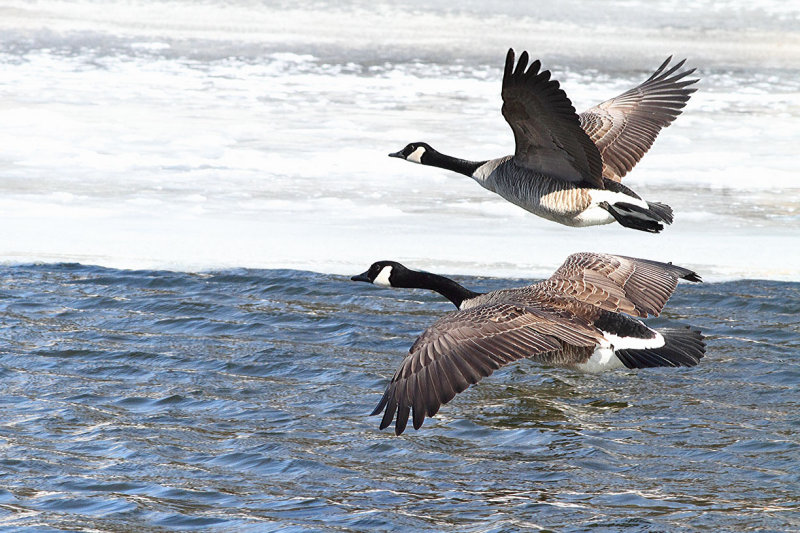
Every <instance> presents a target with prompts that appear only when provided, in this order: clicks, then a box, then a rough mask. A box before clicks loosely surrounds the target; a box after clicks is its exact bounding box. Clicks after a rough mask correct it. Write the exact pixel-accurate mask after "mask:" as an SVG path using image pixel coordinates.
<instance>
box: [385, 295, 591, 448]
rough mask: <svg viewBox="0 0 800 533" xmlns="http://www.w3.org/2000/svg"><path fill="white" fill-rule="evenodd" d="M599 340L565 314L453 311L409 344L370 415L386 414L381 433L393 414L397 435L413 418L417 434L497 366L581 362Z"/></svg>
mask: <svg viewBox="0 0 800 533" xmlns="http://www.w3.org/2000/svg"><path fill="white" fill-rule="evenodd" d="M600 338H601V337H600V334H599V332H598V331H597V330H596V329H595V328H594V327H593V326H592V325H591V324H590V323H589V321H588V320H584V319H582V318H579V317H576V316H574V315H572V314H570V313H568V312H566V311H553V310H546V309H542V308H537V307H533V306H520V305H514V304H505V303H501V304H489V305H482V306H478V307H473V308H471V309H467V310H463V311H456V312H454V313H451V314H449V315H447V316H445V317H443V318H441V319H440V320H438V321H437V322H436V323H434V324H433V325H432V326H431V327H429V328H428V329H427V330H425V331H424V332H423V333H422V335H420V337H419V338H418V339H417V340H416V342H414V345H413V346H412V347H411V350H410V351H409V354H408V355H407V356H406V358H405V359H404V360H403V362H402V364H401V365H400V368H399V369H398V370H397V372H396V373H395V375H394V377H393V378H392V381H391V383H390V384H389V386H388V387H387V388H386V392H385V393H384V395H383V398H381V401H380V403H378V406H377V407H376V408H375V410H374V411H373V413H372V414H373V415H375V414H378V413H380V412H381V411H384V410H385V412H384V415H383V419H382V420H381V424H380V428H381V429H384V428H386V427H387V426H389V425H390V424H391V423H392V419H393V418H394V417H395V414H396V415H397V420H396V422H395V433H396V434H398V435H399V434H401V433H402V432H403V431H404V430H405V428H406V424H407V423H408V418H409V415H411V414H412V413H413V419H412V420H413V424H414V429H419V427H420V426H421V425H422V422H423V420H424V419H425V416H426V415H427V416H433V415H435V414H436V413H437V411H438V410H439V407H440V406H441V405H443V404H445V403H447V402H449V401H450V400H452V399H453V398H454V397H455V395H456V394H458V393H459V392H462V391H463V390H465V389H466V388H467V387H469V386H470V385H472V384H475V383H477V382H478V381H479V380H480V379H482V378H484V377H486V376H488V375H490V374H491V373H492V372H494V371H495V370H497V369H498V368H500V367H501V366H504V365H506V364H508V363H511V362H513V361H516V360H518V359H522V358H524V357H531V356H542V355H544V354H546V355H548V356H549V357H551V358H552V360H553V361H555V362H556V363H558V364H574V363H580V362H584V361H585V360H586V359H588V357H589V356H590V355H591V351H592V349H593V348H594V346H595V345H596V344H597V342H599V340H600ZM580 348H585V349H580ZM569 358H573V359H575V360H567V359H569ZM545 362H547V361H545Z"/></svg>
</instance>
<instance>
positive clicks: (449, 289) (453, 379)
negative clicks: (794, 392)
mask: <svg viewBox="0 0 800 533" xmlns="http://www.w3.org/2000/svg"><path fill="white" fill-rule="evenodd" d="M679 278H680V279H685V280H688V281H698V282H699V281H700V277H699V276H698V275H697V274H696V273H694V272H692V271H691V270H688V269H686V268H681V267H678V266H674V265H672V264H668V263H659V262H656V261H649V260H646V259H635V258H632V257H623V256H616V255H606V254H596V253H578V254H573V255H570V256H569V257H567V260H566V261H565V262H564V264H563V265H561V267H559V269H558V270H556V272H555V273H554V274H553V275H552V276H550V278H549V279H546V280H544V281H540V282H538V283H534V284H533V285H529V286H527V287H519V288H516V289H505V290H498V291H492V292H488V293H485V294H481V293H478V292H473V291H471V290H469V289H466V288H464V287H462V286H461V285H459V284H458V283H456V282H455V281H453V280H451V279H448V278H446V277H444V276H439V275H436V274H430V273H427V272H418V271H415V270H410V269H408V268H406V267H405V266H403V265H401V264H400V263H397V262H394V261H379V262H377V263H374V264H373V265H372V266H370V268H369V270H367V271H366V272H364V273H363V274H360V275H358V276H353V277H352V278H351V279H352V280H353V281H365V282H369V283H373V284H375V285H379V286H384V287H406V288H421V289H430V290H433V291H436V292H438V293H439V294H441V295H442V296H444V297H445V298H447V299H448V300H450V301H451V302H452V303H453V305H455V306H456V307H457V308H458V311H455V312H453V313H449V314H447V315H445V316H443V317H442V318H440V319H439V320H437V321H436V322H435V323H434V324H433V325H432V326H431V327H429V328H428V329H426V330H425V331H424V332H423V333H422V335H420V336H419V338H417V340H416V342H414V344H413V345H412V346H411V349H410V351H409V354H408V355H407V356H406V357H405V359H404V360H403V362H402V364H401V365H400V368H399V369H398V370H397V372H396V373H395V375H394V377H393V378H392V381H391V382H390V384H389V386H388V387H387V389H386V392H385V393H384V395H383V397H382V398H381V400H380V403H378V406H377V407H376V408H375V410H374V411H373V412H372V414H373V415H376V414H379V413H381V412H382V411H384V415H383V419H382V420H381V423H380V428H381V429H384V428H386V427H387V426H389V425H390V424H391V423H392V419H393V418H394V417H395V414H397V420H396V422H395V433H396V434H397V435H399V434H401V433H402V432H403V431H404V430H405V428H406V424H407V422H408V417H409V414H410V412H411V411H413V417H412V420H413V424H414V429H419V428H420V426H421V425H422V422H423V420H424V418H425V415H427V416H429V417H430V416H433V415H435V414H436V413H437V412H438V411H439V407H440V406H441V405H443V404H446V403H447V402H449V401H450V400H452V399H453V397H455V395H456V394H457V393H459V392H461V391H463V390H465V389H466V388H467V387H469V386H470V385H472V384H475V383H477V382H478V381H479V380H480V379H481V378H483V377H486V376H488V375H490V374H491V373H492V372H494V371H495V370H496V369H498V368H500V367H501V366H503V365H506V364H508V363H511V362H513V361H516V360H518V359H522V358H524V357H530V358H531V359H533V360H535V361H538V362H540V363H544V364H547V365H553V366H563V367H570V368H577V369H579V370H583V371H585V372H602V371H604V370H609V369H613V368H619V367H623V366H625V367H627V368H646V367H656V366H694V365H696V364H697V363H698V362H699V361H700V358H701V357H703V354H704V353H705V343H704V342H703V336H702V335H701V334H700V332H699V331H696V330H693V329H690V328H688V327H669V328H659V329H651V328H649V327H647V326H646V325H645V324H644V323H643V322H641V321H640V320H637V319H635V318H632V317H647V316H648V315H654V316H658V314H659V313H660V312H661V309H662V308H663V307H664V304H665V303H666V302H667V300H668V299H669V297H670V295H671V294H672V292H673V291H674V290H675V286H676V285H677V284H678V279H679ZM629 315H630V316H629Z"/></svg>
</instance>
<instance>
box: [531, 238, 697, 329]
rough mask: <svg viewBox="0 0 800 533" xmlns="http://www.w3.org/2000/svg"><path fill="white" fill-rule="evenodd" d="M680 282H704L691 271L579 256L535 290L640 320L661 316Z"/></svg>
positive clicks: (615, 258)
mask: <svg viewBox="0 0 800 533" xmlns="http://www.w3.org/2000/svg"><path fill="white" fill-rule="evenodd" d="M678 279H686V280H688V281H700V277H699V276H698V275H697V274H695V273H694V272H692V271H691V270H689V269H686V268H682V267H679V266H675V265H672V264H670V263H659V262H658V261H649V260H646V259H637V258H633V257H625V256H620V255H608V254H596V253H588V252H586V253H577V254H572V255H570V256H569V257H567V259H566V261H564V264H563V265H561V266H560V267H559V268H558V270H556V271H555V273H553V275H552V276H550V278H549V279H547V280H545V281H543V282H540V283H538V284H536V285H534V287H537V288H539V289H540V290H546V291H547V292H548V293H550V294H554V295H560V296H567V297H571V298H574V299H576V300H578V301H581V302H585V303H589V304H592V305H594V306H596V307H599V308H601V309H605V310H606V311H613V312H621V313H626V314H629V315H633V316H637V317H642V318H644V317H647V316H648V315H654V316H658V314H659V313H660V312H661V310H662V309H663V308H664V305H665V304H666V303H667V300H669V298H670V296H671V295H672V293H673V291H674V290H675V287H676V286H677V285H678Z"/></svg>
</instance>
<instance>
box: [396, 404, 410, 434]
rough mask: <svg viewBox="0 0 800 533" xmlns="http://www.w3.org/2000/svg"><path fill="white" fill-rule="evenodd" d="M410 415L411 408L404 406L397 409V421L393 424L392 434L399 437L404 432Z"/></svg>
mask: <svg viewBox="0 0 800 533" xmlns="http://www.w3.org/2000/svg"><path fill="white" fill-rule="evenodd" d="M409 414H411V408H410V407H409V406H407V405H405V404H403V405H401V406H399V407H398V409H397V421H396V422H395V424H394V434H395V435H400V434H401V433H403V432H404V431H405V430H406V425H408V415H409Z"/></svg>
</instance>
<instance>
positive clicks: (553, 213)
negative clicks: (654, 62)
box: [389, 50, 697, 233]
mask: <svg viewBox="0 0 800 533" xmlns="http://www.w3.org/2000/svg"><path fill="white" fill-rule="evenodd" d="M670 61H671V58H669V59H667V60H666V61H665V62H664V63H663V64H662V65H661V66H660V67H659V68H658V70H656V72H654V73H653V75H652V76H650V78H648V79H647V80H645V81H644V82H643V83H642V84H640V85H639V86H637V87H634V88H633V89H631V90H629V91H626V92H625V93H623V94H621V95H619V96H617V97H615V98H612V99H610V100H607V101H605V102H603V103H601V104H599V105H597V106H595V107H593V108H591V109H589V110H587V111H585V112H584V113H581V114H580V115H578V114H577V113H576V112H575V108H574V107H573V106H572V103H571V102H570V100H569V98H568V97H567V95H566V93H565V92H564V91H563V90H562V89H560V87H559V84H558V82H557V81H554V80H551V79H550V71H547V70H541V71H540V66H541V65H540V62H539V61H534V62H533V63H531V64H530V65H528V53H527V52H523V53H522V54H521V55H520V58H519V61H518V62H517V63H516V64H515V59H514V51H513V50H509V51H508V55H507V56H506V65H505V72H504V75H503V90H502V98H503V116H504V117H505V119H506V121H507V122H508V124H509V125H510V126H511V129H512V130H513V132H514V138H515V141H516V151H515V153H514V154H513V155H507V156H504V157H500V158H497V159H491V160H488V161H470V160H465V159H458V158H455V157H452V156H448V155H445V154H442V153H440V152H438V151H436V150H435V149H433V148H432V147H431V146H430V145H428V144H426V143H422V142H415V143H411V144H409V145H407V146H406V147H405V148H404V149H403V150H400V151H399V152H395V153H392V154H389V155H390V156H392V157H399V158H402V159H406V160H407V161H412V162H414V163H419V164H422V165H429V166H436V167H440V168H445V169H448V170H452V171H454V172H458V173H461V174H464V175H466V176H470V177H471V178H473V179H474V180H475V181H477V182H478V183H479V184H480V185H481V186H483V187H485V188H486V189H488V190H490V191H492V192H494V193H497V194H499V195H500V196H502V197H503V198H505V199H506V200H508V201H509V202H511V203H513V204H515V205H517V206H519V207H522V208H523V209H525V210H527V211H530V212H531V213H533V214H535V215H538V216H540V217H543V218H546V219H548V220H552V221H554V222H558V223H560V224H565V225H568V226H578V227H582V226H593V225H599V224H609V223H611V222H614V221H615V220H616V221H617V222H619V223H620V224H622V225H623V226H625V227H630V228H633V229H638V230H641V231H647V232H651V233H657V232H659V231H661V230H662V229H663V228H664V224H670V223H672V209H671V208H670V207H669V206H667V205H665V204H661V203H657V202H647V201H645V200H643V199H642V198H641V197H640V196H639V195H637V194H636V193H635V192H633V191H632V190H631V189H629V188H628V187H625V186H624V185H622V184H621V183H620V180H621V179H622V177H623V176H624V175H625V174H626V173H627V172H628V171H630V170H631V169H632V168H633V166H634V165H635V164H636V163H637V162H638V161H639V160H640V159H641V157H642V156H643V155H644V154H645V152H647V150H648V149H649V148H650V146H651V145H652V144H653V142H654V141H655V138H656V136H657V135H658V133H659V131H660V130H661V129H662V128H664V127H666V126H668V125H669V124H670V123H671V122H672V121H673V120H674V119H675V118H676V117H677V116H678V115H679V114H680V112H681V110H682V108H683V107H684V106H685V105H686V102H687V101H688V100H689V97H690V95H691V93H693V92H694V91H695V89H693V88H689V87H688V86H689V85H691V84H693V83H695V82H697V80H685V79H684V78H686V76H688V75H689V74H691V73H692V72H694V69H691V70H683V71H679V69H680V68H681V67H682V66H683V63H684V61H681V62H679V63H678V64H676V65H674V66H672V67H670V68H667V67H668V65H669V63H670Z"/></svg>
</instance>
